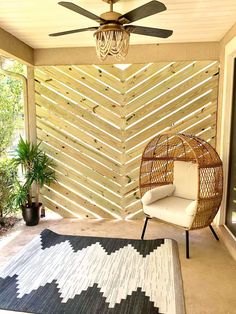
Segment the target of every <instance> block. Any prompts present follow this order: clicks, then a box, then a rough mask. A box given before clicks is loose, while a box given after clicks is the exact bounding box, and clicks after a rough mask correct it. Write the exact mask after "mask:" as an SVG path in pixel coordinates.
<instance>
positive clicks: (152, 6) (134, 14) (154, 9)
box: [119, 0, 166, 24]
mask: <svg viewBox="0 0 236 314" xmlns="http://www.w3.org/2000/svg"><path fill="white" fill-rule="evenodd" d="M165 10H166V6H165V5H164V4H163V3H161V2H159V1H155V0H153V1H150V2H148V3H146V4H144V5H142V6H141V7H138V8H136V9H134V10H132V11H130V12H128V13H126V14H124V15H122V16H121V17H120V18H119V21H121V22H122V21H124V23H123V24H128V23H132V22H135V21H138V20H141V19H143V18H144V17H147V16H150V15H153V14H156V13H159V12H162V11H165Z"/></svg>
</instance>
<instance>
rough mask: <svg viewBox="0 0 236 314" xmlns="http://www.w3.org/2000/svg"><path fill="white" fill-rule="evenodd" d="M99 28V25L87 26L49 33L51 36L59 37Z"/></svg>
mask: <svg viewBox="0 0 236 314" xmlns="http://www.w3.org/2000/svg"><path fill="white" fill-rule="evenodd" d="M97 29H98V27H87V28H79V29H72V30H70V31H65V32H59V33H53V34H49V36H51V37H58V36H63V35H69V34H74V33H81V32H86V31H96V30H97Z"/></svg>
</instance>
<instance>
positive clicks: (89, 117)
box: [35, 82, 119, 138]
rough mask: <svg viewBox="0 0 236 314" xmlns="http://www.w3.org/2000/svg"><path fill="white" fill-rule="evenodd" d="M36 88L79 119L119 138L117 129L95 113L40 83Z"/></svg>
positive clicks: (36, 84) (39, 92)
mask: <svg viewBox="0 0 236 314" xmlns="http://www.w3.org/2000/svg"><path fill="white" fill-rule="evenodd" d="M35 88H36V91H37V94H41V95H43V96H44V97H47V99H51V100H52V101H54V102H56V103H57V104H59V105H60V106H61V107H63V108H65V110H67V111H69V112H72V113H74V114H76V115H77V116H78V117H81V118H83V119H85V120H86V121H88V122H89V123H91V121H93V125H94V126H95V127H97V128H99V129H100V130H102V131H105V132H107V133H108V135H109V134H111V135H112V136H113V137H118V138H119V134H118V132H117V128H115V127H114V126H112V125H111V124H109V123H107V122H106V121H104V120H102V119H101V118H100V117H99V116H98V115H96V114H94V113H93V112H91V111H88V110H86V109H84V108H83V107H81V106H80V105H78V104H75V103H73V102H72V101H69V100H68V99H66V98H64V97H62V96H61V95H59V94H58V93H56V92H55V91H52V90H51V89H48V88H46V87H45V86H43V85H41V84H39V83H38V82H36V83H35Z"/></svg>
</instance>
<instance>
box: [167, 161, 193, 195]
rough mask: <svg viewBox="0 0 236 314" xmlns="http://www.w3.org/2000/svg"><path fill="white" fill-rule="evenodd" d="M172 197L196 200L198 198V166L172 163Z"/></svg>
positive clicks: (182, 162) (190, 163)
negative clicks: (173, 188) (173, 186)
mask: <svg viewBox="0 0 236 314" xmlns="http://www.w3.org/2000/svg"><path fill="white" fill-rule="evenodd" d="M173 183H174V185H175V191H174V196H177V197H182V198H187V199H190V200H196V199H197V196H198V165H197V164H194V163H192V162H185V161H174V182H173Z"/></svg>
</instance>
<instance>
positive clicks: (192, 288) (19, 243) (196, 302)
mask: <svg viewBox="0 0 236 314" xmlns="http://www.w3.org/2000/svg"><path fill="white" fill-rule="evenodd" d="M142 224H143V221H114V220H113V221H107V220H93V221H92V220H86V221H85V220H83V221H82V220H76V219H59V218H56V217H54V216H52V217H47V218H44V219H43V220H41V222H40V224H39V225H38V226H35V227H26V226H24V225H20V226H18V227H17V228H16V229H15V230H13V231H12V232H10V233H9V234H8V235H7V236H6V237H3V238H2V239H0V250H1V256H0V266H2V265H3V264H4V263H5V262H7V260H8V259H9V258H10V257H11V256H13V255H14V254H15V253H16V252H17V251H18V250H19V249H21V248H22V247H23V246H24V245H25V244H26V243H27V242H28V241H30V240H31V239H32V238H33V237H34V236H35V235H36V234H38V233H39V232H40V231H41V230H43V229H44V228H50V229H51V230H53V231H55V232H58V233H64V234H74V235H90V236H108V235H109V236H110V237H123V238H139V237H140V234H141V230H142ZM163 237H166V238H173V239H175V240H177V241H178V244H179V251H180V259H181V266H182V274H183V282H184V292H185V302H186V309H187V314H213V313H214V314H234V313H236V298H235V290H236V267H235V261H234V259H233V258H232V257H231V255H230V254H229V253H228V251H227V249H226V248H225V246H224V244H223V243H222V241H220V242H217V241H216V240H215V239H214V237H213V235H212V234H211V232H210V230H208V228H207V229H203V230H198V231H193V232H191V233H190V243H191V246H190V256H191V258H190V259H189V260H186V259H185V237H184V233H183V231H182V230H180V229H177V228H174V227H172V226H168V225H165V224H161V223H159V222H157V221H150V222H149V225H148V227H147V231H146V239H153V238H163ZM0 312H1V313H10V312H9V311H1V310H0ZM12 313H16V312H12Z"/></svg>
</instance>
